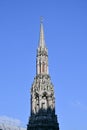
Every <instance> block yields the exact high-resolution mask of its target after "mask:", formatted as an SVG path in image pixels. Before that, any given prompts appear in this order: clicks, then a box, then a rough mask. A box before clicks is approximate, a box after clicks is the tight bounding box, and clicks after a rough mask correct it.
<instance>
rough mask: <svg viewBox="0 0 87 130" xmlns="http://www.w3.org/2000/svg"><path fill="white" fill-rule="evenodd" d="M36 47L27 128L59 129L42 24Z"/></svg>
mask: <svg viewBox="0 0 87 130" xmlns="http://www.w3.org/2000/svg"><path fill="white" fill-rule="evenodd" d="M39 41H40V43H39V47H38V49H37V58H36V70H37V71H36V76H35V78H34V82H33V84H32V87H31V115H30V118H29V122H28V125H27V130H59V124H58V121H57V115H56V114H55V96H54V87H53V84H52V82H51V78H50V75H49V71H48V51H47V48H46V46H45V40H44V32H43V24H42V23H41V28H40V40H39Z"/></svg>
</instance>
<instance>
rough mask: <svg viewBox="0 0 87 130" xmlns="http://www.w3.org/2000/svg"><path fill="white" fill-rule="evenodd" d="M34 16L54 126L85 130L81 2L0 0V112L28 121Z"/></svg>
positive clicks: (86, 5) (85, 44)
mask: <svg viewBox="0 0 87 130" xmlns="http://www.w3.org/2000/svg"><path fill="white" fill-rule="evenodd" d="M40 16H43V17H44V32H45V40H46V45H47V48H48V53H49V71H50V75H51V79H52V82H53V84H54V89H55V97H56V113H57V115H58V120H59V124H60V130H82V129H83V130H87V0H0V116H3V115H4V116H8V117H12V118H16V119H19V120H21V121H22V122H23V123H24V125H25V126H26V124H27V122H28V117H29V115H30V88H31V85H32V82H33V79H34V76H35V74H36V48H37V46H38V41H39V29H40Z"/></svg>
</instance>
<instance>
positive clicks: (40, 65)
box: [36, 20, 48, 75]
mask: <svg viewBox="0 0 87 130" xmlns="http://www.w3.org/2000/svg"><path fill="white" fill-rule="evenodd" d="M38 74H42V75H43V74H48V50H47V48H46V45H45V39H44V29H43V22H42V20H41V22H40V39H39V46H38V49H37V58H36V75H38Z"/></svg>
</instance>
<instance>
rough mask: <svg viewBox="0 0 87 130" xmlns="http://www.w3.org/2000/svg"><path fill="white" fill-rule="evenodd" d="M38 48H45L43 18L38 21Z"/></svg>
mask: <svg viewBox="0 0 87 130" xmlns="http://www.w3.org/2000/svg"><path fill="white" fill-rule="evenodd" d="M39 47H41V48H44V47H45V39H44V29H43V18H42V17H41V19H40V39H39Z"/></svg>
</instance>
